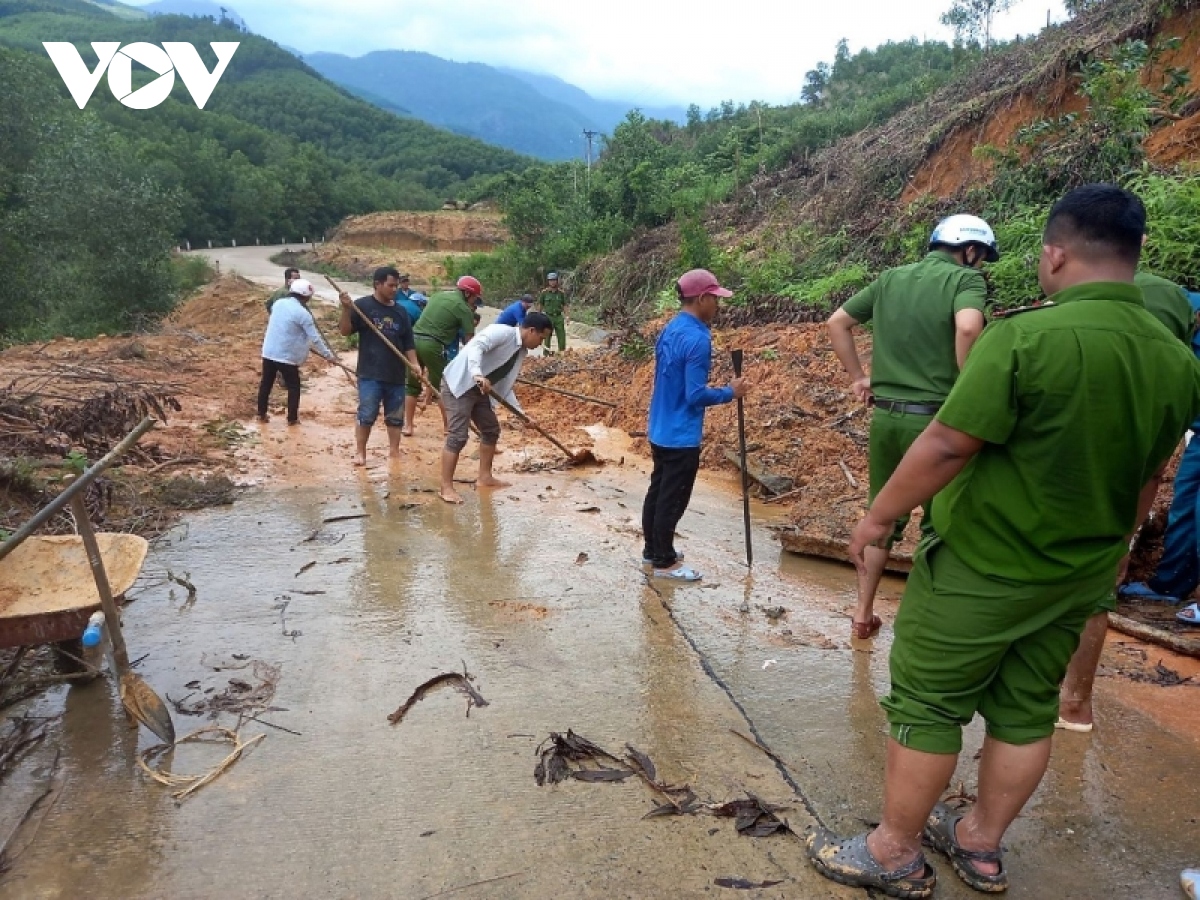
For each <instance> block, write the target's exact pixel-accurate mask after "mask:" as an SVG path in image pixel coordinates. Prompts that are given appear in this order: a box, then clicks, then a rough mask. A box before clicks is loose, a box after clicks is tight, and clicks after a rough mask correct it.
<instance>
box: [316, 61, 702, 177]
mask: <svg viewBox="0 0 1200 900" xmlns="http://www.w3.org/2000/svg"><path fill="white" fill-rule="evenodd" d="M304 60H305V61H306V62H307V63H308V64H309V65H310V66H312V67H313V68H314V69H316V70H317V71H318V72H320V73H321V74H322V75H324V76H325V77H326V78H328V79H329V80H331V81H334V82H336V83H338V84H340V85H342V86H344V87H346V88H348V89H350V90H352V91H354V92H355V93H357V94H359V96H362V97H365V98H379V99H381V100H382V101H383V102H384V103H386V104H392V105H394V106H395V107H399V108H402V109H407V110H409V111H410V112H411V113H412V115H414V116H416V117H417V118H420V119H424V120H425V121H426V122H431V123H433V124H434V125H441V126H443V127H445V128H449V129H450V130H452V131H455V132H457V133H459V134H464V135H470V136H472V137H477V138H479V139H481V140H485V141H487V142H488V143H491V144H497V145H499V146H501V147H508V148H509V149H512V150H516V151H518V152H520V153H528V154H530V155H532V156H537V157H540V158H542V159H546V160H564V159H579V158H582V156H583V151H584V146H585V142H584V137H583V132H584V130H585V129H587V130H590V131H597V132H602V133H605V134H610V133H611V132H612V130H613V128H614V127H615V126H616V125H617V123H618V122H620V121H621V120H622V119H623V118H625V114H626V113H628V112H629V111H630V110H631V109H632V108H633V107H634V106H635V104H633V103H623V102H619V101H606V100H596V99H595V98H593V97H591V96H589V95H588V94H587V93H586V92H585V91H583V90H581V89H579V88H577V87H575V86H574V85H571V84H568V83H567V82H565V81H562V80H560V79H558V78H555V77H553V76H549V75H538V74H535V73H532V72H523V71H519V70H514V69H500V68H495V67H493V66H487V65H484V64H482V63H459V62H451V61H450V60H447V59H442V58H440V57H437V56H433V55H431V54H429V53H419V52H416V51H411V50H378V51H375V52H374V53H368V54H366V55H365V56H359V57H349V56H343V55H341V54H339V53H311V54H307V55H305V56H304ZM381 105H382V104H381ZM385 108H386V107H385ZM645 113H646V115H648V116H652V117H655V118H668V119H675V120H677V121H682V120H683V110H682V109H676V108H670V107H664V108H661V109H658V108H655V109H647V110H645Z"/></svg>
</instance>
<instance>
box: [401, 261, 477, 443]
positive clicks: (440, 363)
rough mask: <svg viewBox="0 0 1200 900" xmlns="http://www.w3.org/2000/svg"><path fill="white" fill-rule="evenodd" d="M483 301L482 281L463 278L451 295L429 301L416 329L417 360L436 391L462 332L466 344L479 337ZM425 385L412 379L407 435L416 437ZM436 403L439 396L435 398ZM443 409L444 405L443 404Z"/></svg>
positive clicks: (406, 410)
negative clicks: (415, 421)
mask: <svg viewBox="0 0 1200 900" xmlns="http://www.w3.org/2000/svg"><path fill="white" fill-rule="evenodd" d="M482 297H483V286H482V285H481V284H480V283H479V279H477V278H473V277H472V276H470V275H463V276H462V277H461V278H459V279H458V281H457V282H455V285H454V288H453V289H452V290H449V291H439V292H438V293H436V294H434V295H433V296H432V297H430V298H429V303H427V304H426V305H425V311H424V312H423V313H421V318H420V319H419V320H418V321H417V324H416V326H415V327H414V328H413V336H414V338H415V339H416V343H417V358H418V359H419V360H420V361H421V367H422V368H423V369H424V370H425V375H426V377H427V378H428V379H429V383H430V384H431V385H433V389H434V390H435V391H440V390H441V389H442V372H443V371H444V370H445V368H446V348H447V347H449V346H450V345H451V344H454V343H456V342H457V341H458V340H459V332H462V334H463V336H464V337H465V339H466V340H468V341H469V340H470V339H471V338H472V337H473V336H474V334H475V302H476V299H477V298H482ZM421 388H422V385H421V382H420V381H419V380H417V379H416V378H415V377H414V376H413V375H411V374H410V375H409V376H408V384H407V391H406V393H407V395H408V396H406V397H405V398H404V434H406V435H411V434H412V433H413V419H414V418H415V417H416V413H417V398H418V397H420V396H421ZM435 399H437V398H436V396H435ZM439 408H441V405H440V403H439ZM447 427H448V424H447V421H446V410H445V409H442V429H443V430H445V429H446V428H447Z"/></svg>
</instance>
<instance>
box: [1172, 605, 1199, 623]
mask: <svg viewBox="0 0 1200 900" xmlns="http://www.w3.org/2000/svg"><path fill="white" fill-rule="evenodd" d="M1175 620H1176V621H1177V622H1182V623H1183V624H1184V625H1191V626H1193V627H1196V626H1200V603H1189V604H1188V605H1187V606H1185V607H1184V608H1183V609H1181V610H1180V611H1179V612H1177V613H1175Z"/></svg>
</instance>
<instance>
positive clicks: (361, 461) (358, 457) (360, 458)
mask: <svg viewBox="0 0 1200 900" xmlns="http://www.w3.org/2000/svg"><path fill="white" fill-rule="evenodd" d="M350 461H351V462H352V463H353V464H354V465H356V466H365V465H366V464H367V454H365V453H355V454H354V456H352V457H351V458H350Z"/></svg>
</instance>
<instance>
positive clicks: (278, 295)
mask: <svg viewBox="0 0 1200 900" xmlns="http://www.w3.org/2000/svg"><path fill="white" fill-rule="evenodd" d="M299 277H300V270H299V269H297V268H295V267H294V266H288V267H287V268H286V269H284V270H283V287H281V288H280V289H279V290H277V291H275V292H274V293H273V294H271V296H270V297H268V298H267V301H266V302H267V312H268V313H270V312H271V307H273V306H274V305H275V301H276V300H282V299H283V298H284V297H286V296H287V295H288V292H289V290H290V289H291V286H292V282H293V281H295V280H296V279H297V278H299Z"/></svg>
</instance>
